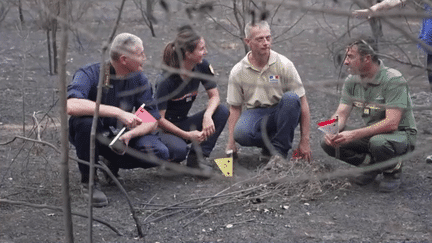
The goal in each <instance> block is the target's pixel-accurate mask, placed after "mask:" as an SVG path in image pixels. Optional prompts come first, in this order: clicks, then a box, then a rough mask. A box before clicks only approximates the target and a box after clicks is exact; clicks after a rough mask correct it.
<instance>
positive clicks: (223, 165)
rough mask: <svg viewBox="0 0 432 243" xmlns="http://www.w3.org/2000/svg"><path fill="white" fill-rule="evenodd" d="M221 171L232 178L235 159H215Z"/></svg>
mask: <svg viewBox="0 0 432 243" xmlns="http://www.w3.org/2000/svg"><path fill="white" fill-rule="evenodd" d="M215 162H216V164H217V165H218V167H219V169H220V170H221V171H222V173H224V175H225V176H226V177H232V175H233V158H221V159H215Z"/></svg>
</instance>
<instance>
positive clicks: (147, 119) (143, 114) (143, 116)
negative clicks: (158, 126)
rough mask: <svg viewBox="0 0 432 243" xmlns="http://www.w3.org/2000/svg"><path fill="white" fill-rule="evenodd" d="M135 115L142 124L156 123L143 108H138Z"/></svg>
mask: <svg viewBox="0 0 432 243" xmlns="http://www.w3.org/2000/svg"><path fill="white" fill-rule="evenodd" d="M135 115H136V116H137V117H139V118H140V119H141V121H142V122H143V123H149V122H156V119H155V118H154V117H153V116H152V115H151V114H150V113H149V112H148V111H147V110H146V109H144V107H143V106H141V107H140V108H138V110H137V111H136V112H135Z"/></svg>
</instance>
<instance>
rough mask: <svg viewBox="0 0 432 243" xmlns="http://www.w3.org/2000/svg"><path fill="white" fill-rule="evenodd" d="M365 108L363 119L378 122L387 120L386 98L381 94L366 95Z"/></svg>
mask: <svg viewBox="0 0 432 243" xmlns="http://www.w3.org/2000/svg"><path fill="white" fill-rule="evenodd" d="M365 98H366V100H365V106H364V110H363V117H366V116H368V117H370V119H371V121H378V120H382V119H384V118H385V111H386V107H385V98H384V96H383V95H382V93H381V92H377V93H373V94H367V92H366V93H365Z"/></svg>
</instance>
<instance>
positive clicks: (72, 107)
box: [67, 98, 141, 128]
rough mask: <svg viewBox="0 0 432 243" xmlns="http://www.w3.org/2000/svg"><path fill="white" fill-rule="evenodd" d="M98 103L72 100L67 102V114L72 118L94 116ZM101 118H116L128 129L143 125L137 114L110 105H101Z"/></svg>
mask: <svg viewBox="0 0 432 243" xmlns="http://www.w3.org/2000/svg"><path fill="white" fill-rule="evenodd" d="M95 109H96V102H94V101H91V100H86V99H77V98H70V99H68V100H67V113H68V115H71V116H93V115H94V111H95ZM99 116H101V117H115V118H117V119H118V120H119V121H120V122H121V123H123V124H124V125H125V126H127V127H128V128H134V127H136V126H138V125H140V124H141V119H140V118H139V117H137V116H136V115H135V114H132V113H130V112H127V111H124V110H122V109H120V108H118V107H115V106H110V105H102V104H101V105H100V107H99Z"/></svg>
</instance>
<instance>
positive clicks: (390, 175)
mask: <svg viewBox="0 0 432 243" xmlns="http://www.w3.org/2000/svg"><path fill="white" fill-rule="evenodd" d="M344 65H346V66H347V67H348V72H349V73H350V75H349V76H348V77H347V79H346V80H345V84H344V88H343V92H342V98H341V100H340V104H339V107H338V109H337V111H336V113H335V114H334V115H333V117H332V118H335V117H338V121H339V131H340V133H338V134H337V135H331V134H327V135H325V137H324V141H323V142H322V144H321V146H322V148H323V149H324V151H325V152H326V153H327V154H329V155H330V156H333V157H334V156H335V151H336V149H335V148H336V147H340V159H341V160H343V161H345V162H347V163H349V164H352V165H355V166H366V165H369V164H373V163H380V162H384V161H387V160H390V159H392V158H395V157H397V156H400V155H403V154H405V153H407V152H409V151H412V150H414V146H415V140H416V134H417V129H416V126H415V120H414V115H413V112H412V105H411V97H410V94H409V90H408V84H407V82H406V80H405V79H404V78H403V77H402V75H401V73H400V72H399V71H397V70H395V69H392V68H388V67H385V66H384V64H383V63H382V61H381V60H379V59H378V57H377V55H376V54H375V51H374V50H373V48H372V47H371V45H369V44H368V43H367V42H366V41H365V40H356V41H354V42H352V43H351V44H350V45H348V47H347V49H346V57H345V61H344ZM353 108H355V109H357V110H359V111H360V112H361V115H362V118H363V120H364V122H365V124H366V126H365V127H362V128H358V129H354V130H349V129H344V128H345V124H346V120H347V119H348V117H349V115H350V113H351V110H352V109H353ZM396 162H397V164H396V165H392V166H389V167H386V168H383V169H382V170H377V171H372V172H367V173H363V174H362V175H360V176H358V177H356V178H353V181H354V182H355V183H357V184H359V185H366V184H369V183H371V182H373V181H374V180H375V178H376V176H377V175H378V174H380V173H383V175H384V179H383V180H382V181H381V182H380V184H379V190H380V191H382V192H390V191H394V190H396V189H398V188H399V186H400V184H401V172H402V162H401V160H399V162H398V161H396Z"/></svg>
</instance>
